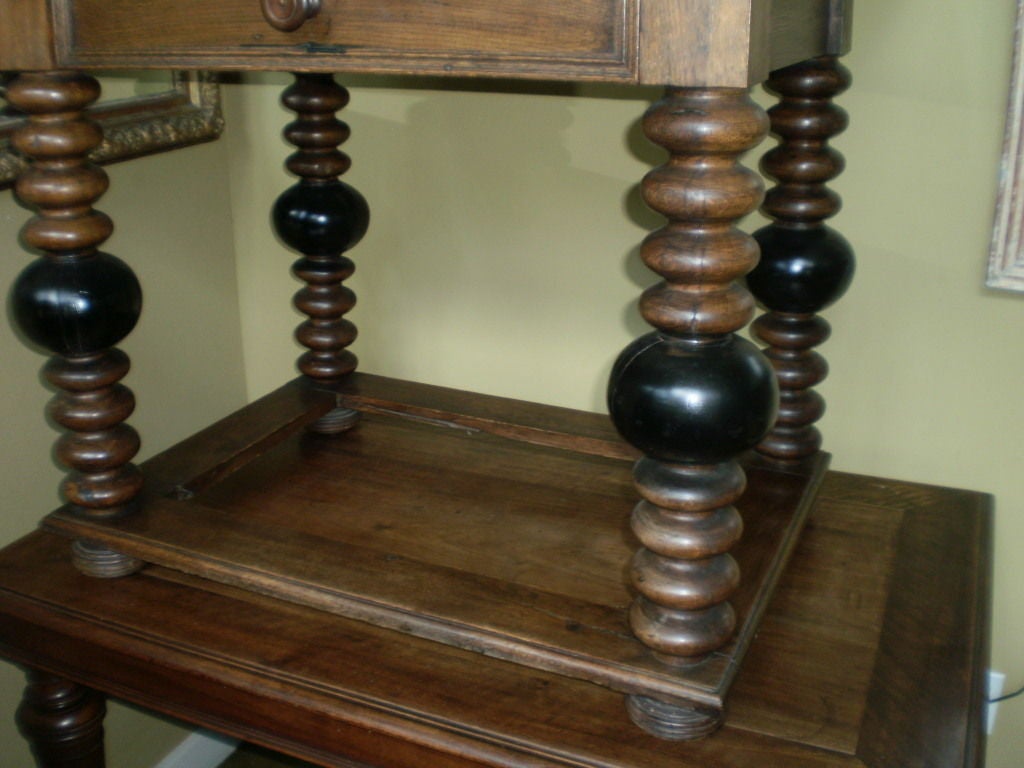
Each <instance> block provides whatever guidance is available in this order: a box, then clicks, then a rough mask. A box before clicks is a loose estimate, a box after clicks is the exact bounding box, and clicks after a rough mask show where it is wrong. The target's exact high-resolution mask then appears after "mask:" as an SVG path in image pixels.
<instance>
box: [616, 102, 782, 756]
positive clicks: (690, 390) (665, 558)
mask: <svg viewBox="0 0 1024 768" xmlns="http://www.w3.org/2000/svg"><path fill="white" fill-rule="evenodd" d="M767 130H768V120H767V117H766V116H765V114H764V112H763V111H762V110H761V109H760V108H759V107H758V106H757V105H756V104H755V103H754V102H753V101H752V100H751V99H750V97H749V94H748V93H747V91H745V90H737V89H670V90H669V91H668V92H667V94H666V96H665V97H664V98H663V99H662V100H661V101H659V102H658V103H656V104H654V105H653V106H652V107H651V108H650V109H649V110H648V112H647V114H646V115H645V117H644V131H645V133H646V135H647V137H648V138H649V139H650V140H651V141H653V142H654V143H655V144H658V145H659V146H662V147H664V148H665V149H667V150H668V152H669V155H670V157H669V161H668V162H667V163H666V164H665V165H663V166H661V167H660V168H656V169H654V170H653V171H651V172H650V173H649V174H648V175H647V177H646V178H645V179H644V183H643V195H644V200H645V201H646V202H647V204H648V205H649V206H650V207H651V208H653V209H654V210H656V211H658V212H659V213H662V214H663V215H664V216H665V217H666V218H667V219H668V223H667V224H666V226H665V227H663V228H662V229H660V230H658V231H657V232H654V233H652V234H651V235H650V236H648V237H647V238H646V240H645V241H644V244H643V247H642V249H641V257H642V258H643V260H644V263H645V264H647V266H648V267H650V268H651V269H652V270H654V271H655V272H657V273H658V274H659V275H660V276H661V277H662V278H663V280H662V282H660V283H658V284H657V285H655V286H653V287H652V288H650V289H648V290H647V291H645V292H644V294H643V297H642V299H641V302H640V309H641V312H642V314H643V316H644V319H645V320H647V322H649V323H650V324H651V325H652V326H654V328H655V329H656V330H655V331H654V332H652V333H649V334H647V335H646V336H642V337H641V338H639V339H637V340H636V341H635V342H634V343H632V344H631V345H629V346H628V347H627V348H626V349H625V350H624V351H623V352H622V354H621V355H620V356H619V358H618V360H617V362H616V364H615V366H614V369H613V371H612V376H611V382H610V384H609V390H608V405H609V410H610V412H611V415H612V419H613V421H614V422H615V425H616V426H617V428H618V429H619V431H620V432H621V433H622V435H623V436H624V437H625V438H626V439H627V440H628V441H629V442H630V443H632V444H633V445H634V446H636V447H637V448H639V449H640V450H642V451H643V452H644V454H645V457H644V458H642V459H640V461H639V462H638V463H637V465H636V468H635V472H634V477H635V481H636V484H637V488H638V489H639V491H640V495H641V497H642V499H643V500H642V501H641V502H640V503H639V505H638V506H637V507H636V509H635V511H634V513H633V520H632V524H633V530H634V531H635V533H636V535H637V537H638V538H639V540H640V542H641V543H642V545H643V548H642V549H640V551H639V552H637V554H636V556H635V558H634V561H633V565H632V581H633V585H634V587H635V588H636V590H637V592H638V597H637V598H636V600H635V602H634V603H633V606H632V609H631V612H630V623H631V625H632V628H633V631H634V633H635V634H636V636H637V637H638V638H639V639H640V640H641V641H642V642H643V643H645V644H646V645H647V646H648V647H649V648H650V649H651V651H652V652H653V653H654V655H655V656H656V657H657V658H659V659H660V660H661V661H663V662H664V663H665V664H666V665H669V666H689V665H695V664H699V663H701V662H702V661H703V660H705V659H706V658H707V657H708V656H709V654H711V653H713V652H714V651H715V650H716V649H718V648H720V647H721V646H723V645H724V644H725V643H726V642H728V641H729V640H730V638H731V637H732V634H733V632H734V629H735V623H736V619H735V615H734V612H733V609H732V607H731V606H730V604H729V597H730V596H731V595H732V594H733V592H734V591H735V590H736V587H737V585H738V583H739V570H738V567H737V566H736V563H735V561H734V560H733V558H732V556H731V555H730V554H729V550H730V549H731V548H732V546H733V545H734V544H735V543H736V541H737V540H738V539H739V536H740V533H741V531H742V527H743V525H742V520H741V518H740V515H739V513H738V512H737V510H736V509H735V508H734V507H733V504H734V503H735V502H736V501H737V500H738V499H739V497H740V495H741V494H742V492H743V489H744V487H745V482H746V481H745V476H744V472H743V470H742V469H741V467H740V465H739V464H738V462H737V457H738V456H739V455H740V454H741V453H742V452H744V451H746V450H748V449H750V448H752V447H753V446H754V445H756V444H757V443H758V442H759V441H760V440H761V439H762V438H763V437H764V435H765V434H766V432H767V431H768V429H769V428H770V426H771V424H772V422H773V420H774V418H775V409H776V404H777V398H778V392H777V386H776V382H775V376H774V374H773V372H772V369H771V366H770V365H769V364H768V362H767V361H766V360H765V359H764V357H763V356H762V355H761V353H760V352H759V351H758V350H757V349H756V348H755V347H754V345H752V344H750V343H749V342H747V341H745V340H743V339H741V338H739V337H738V336H736V335H735V334H734V331H736V330H738V329H740V328H741V327H743V326H744V325H745V324H746V323H747V322H749V320H750V318H751V317H752V315H753V311H754V302H753V299H752V297H751V296H750V294H749V293H748V292H747V291H746V289H745V288H743V286H742V285H740V284H739V283H738V282H737V281H738V280H739V278H741V277H742V276H743V275H744V274H745V273H746V272H747V271H748V270H750V268H751V267H752V266H753V265H754V263H755V262H756V260H757V244H756V243H755V242H754V240H753V239H752V238H751V237H750V236H749V235H747V234H745V233H743V232H741V231H740V230H739V229H737V228H736V226H735V224H736V222H737V220H739V219H740V218H742V217H743V216H745V215H746V214H748V213H750V212H751V211H753V210H754V209H755V208H756V207H757V205H758V204H759V203H760V202H761V198H762V185H761V180H760V177H758V175H757V174H756V173H754V172H753V171H750V170H748V169H746V168H744V167H743V166H741V165H740V164H739V157H740V155H742V154H743V153H744V152H746V151H747V150H749V149H751V148H753V147H754V146H756V145H757V144H758V143H760V141H761V140H762V139H763V138H764V136H765V135H766V134H767ZM628 708H629V711H630V714H631V716H632V717H633V719H634V721H636V722H637V723H638V724H640V725H641V726H642V727H644V728H646V729H647V730H649V731H651V732H653V733H655V734H657V735H659V736H661V737H664V738H673V739H686V738H696V737H699V736H703V735H706V734H708V733H710V732H711V731H713V730H714V729H715V728H717V727H718V725H719V724H720V722H721V713H720V712H718V711H715V710H713V709H707V710H698V709H694V708H691V707H687V706H681V705H678V704H676V703H673V702H664V701H657V700H654V699H650V698H647V697H643V696H632V697H630V698H629V699H628Z"/></svg>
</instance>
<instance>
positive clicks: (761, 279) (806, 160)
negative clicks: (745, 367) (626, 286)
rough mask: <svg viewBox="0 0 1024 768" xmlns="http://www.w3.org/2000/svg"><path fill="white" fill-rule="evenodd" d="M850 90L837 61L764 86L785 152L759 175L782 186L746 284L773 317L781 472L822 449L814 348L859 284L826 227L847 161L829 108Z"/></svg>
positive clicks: (770, 452) (765, 336) (771, 447)
mask: <svg viewBox="0 0 1024 768" xmlns="http://www.w3.org/2000/svg"><path fill="white" fill-rule="evenodd" d="M849 85H850V76H849V72H848V71H847V70H846V68H845V67H843V66H842V65H841V64H839V62H838V61H837V60H836V58H835V57H834V56H827V57H822V58H818V59H812V60H810V61H807V62H804V63H802V64H796V65H794V66H791V67H786V68H785V69H780V70H777V71H776V72H773V73H772V75H771V77H770V78H769V80H768V82H767V87H768V89H769V90H770V91H772V92H773V93H775V94H777V95H778V96H779V97H780V100H779V103H778V104H777V105H776V106H774V107H772V108H771V109H769V110H768V115H769V117H770V118H771V127H772V132H773V133H775V134H776V135H777V136H778V137H779V138H780V143H779V146H777V147H775V148H774V149H772V150H771V151H769V152H767V153H766V154H765V156H764V158H763V160H762V162H761V169H762V170H763V171H764V173H765V175H767V176H769V177H771V178H773V179H775V180H776V182H778V183H777V185H776V186H775V187H773V188H772V189H771V190H769V192H768V194H767V196H766V197H765V201H764V205H763V206H762V211H763V212H764V213H765V214H766V215H767V216H770V217H771V218H772V219H773V220H774V221H773V223H771V224H769V225H768V226H766V227H763V228H762V229H760V230H758V231H757V232H755V233H754V237H755V238H756V239H757V241H758V243H759V244H760V246H761V262H760V264H758V266H757V268H756V269H754V271H753V272H751V273H750V275H748V277H747V284H748V286H749V287H750V290H751V292H752V293H753V294H754V296H755V297H756V298H757V299H758V300H759V301H760V303H761V304H762V305H764V306H765V307H766V308H767V309H768V310H769V312H768V313H767V314H764V315H761V316H760V317H759V318H758V319H757V320H756V321H755V322H754V325H753V328H752V330H753V334H754V336H755V337H756V338H757V339H759V340H760V341H763V342H764V343H765V344H767V345H768V347H767V349H765V353H766V354H767V356H768V359H769V360H771V362H772V365H773V366H774V367H775V370H776V373H777V374H778V377H779V387H780V389H781V405H780V408H779V417H778V420H777V421H776V423H775V426H774V428H773V429H772V431H771V433H770V434H769V435H768V437H767V438H766V439H765V440H764V441H763V442H762V443H761V444H760V445H759V446H758V448H757V449H758V451H759V452H760V453H762V454H763V455H765V456H766V457H768V458H770V459H773V460H776V461H781V462H794V461H800V460H801V459H805V458H807V457H809V456H812V455H814V454H815V453H817V451H818V450H819V449H820V447H821V433H820V432H819V431H818V429H817V427H815V426H814V424H815V422H816V421H818V419H820V418H821V416H822V414H823V413H824V411H825V401H824V400H823V399H822V397H821V395H819V394H818V393H817V392H815V391H814V390H813V389H812V387H813V386H814V385H816V384H819V383H820V382H821V381H822V380H823V379H824V378H825V376H826V374H827V373H828V365H827V363H826V362H825V359H824V358H823V357H822V356H821V355H819V354H818V353H817V352H815V351H814V349H813V348H814V347H816V346H818V345H819V344H822V343H823V342H824V341H825V340H826V339H827V338H828V337H829V334H830V332H831V328H830V327H829V324H828V322H827V321H826V320H825V319H824V318H822V317H819V316H818V315H817V314H816V313H817V312H820V311H821V310H822V309H824V308H825V307H827V306H829V305H830V304H832V303H833V302H835V301H836V300H838V299H839V298H840V297H841V296H842V295H843V293H845V292H846V289H847V287H848V286H849V284H850V281H851V279H852V278H853V270H854V258H853V250H852V249H851V248H850V245H849V243H847V242H846V240H845V239H844V238H843V237H842V235H840V234H839V233H838V232H836V231H835V230H833V229H832V228H831V227H828V226H826V225H825V224H824V223H823V222H824V221H825V219H827V218H829V217H830V216H833V215H834V214H835V213H836V212H838V210H839V207H840V200H839V196H838V195H837V194H836V193H835V192H833V191H832V190H830V189H828V188H827V187H826V186H825V185H826V182H828V181H829V180H831V179H833V178H835V177H836V176H838V175H839V174H840V173H841V172H842V170H843V157H842V155H840V154H839V153H838V152H837V151H836V150H834V149H832V148H831V147H829V146H828V140H829V139H830V138H831V137H833V136H835V135H837V134H839V133H841V132H842V131H843V130H844V129H845V128H846V123H847V118H846V113H845V112H844V111H843V110H842V109H840V108H839V107H837V106H835V105H834V104H832V101H831V100H832V98H833V97H835V96H837V95H838V94H840V93H842V92H843V91H845V90H846V89H847V88H848V87H849Z"/></svg>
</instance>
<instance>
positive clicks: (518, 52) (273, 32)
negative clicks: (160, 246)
mask: <svg viewBox="0 0 1024 768" xmlns="http://www.w3.org/2000/svg"><path fill="white" fill-rule="evenodd" d="M60 15H61V16H63V22H64V24H63V27H64V38H65V43H64V50H65V56H66V58H67V61H68V63H69V64H76V65H88V66H140V67H145V66H157V65H159V66H163V67H167V66H187V67H196V66H199V67H206V68H222V69H250V68H260V69H266V68H277V67H280V68H302V69H314V70H316V69H322V70H331V71H385V72H386V71H394V72H410V73H428V74H429V73H434V74H449V73H454V72H464V73H466V74H496V75H518V76H527V77H530V76H533V77H545V76H565V75H571V76H573V77H579V78H586V77H593V78H598V79H629V78H630V77H631V76H632V74H633V72H634V70H635V37H636V26H637V22H636V16H637V13H636V0H501V2H494V0H322V5H321V8H320V11H319V13H318V14H317V15H316V16H315V17H313V18H311V19H309V20H307V21H306V22H305V23H304V24H302V26H301V27H299V28H298V29H296V30H294V31H291V32H283V31H279V30H277V29H275V28H274V27H273V26H271V25H270V23H268V22H267V21H266V19H264V16H263V13H262V10H261V7H260V0H147V1H146V2H138V0H66V2H65V3H64V4H63V5H62V6H61V14H60Z"/></svg>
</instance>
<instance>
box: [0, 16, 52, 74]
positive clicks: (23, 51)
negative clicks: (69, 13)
mask: <svg viewBox="0 0 1024 768" xmlns="http://www.w3.org/2000/svg"><path fill="white" fill-rule="evenodd" d="M51 5H52V4H51V3H50V2H48V0H15V1H13V2H6V3H0V51H2V54H0V57H2V59H3V69H6V70H28V69H53V68H54V67H55V66H56V64H57V53H56V50H55V43H54V24H53V19H52V17H51V12H50V9H51Z"/></svg>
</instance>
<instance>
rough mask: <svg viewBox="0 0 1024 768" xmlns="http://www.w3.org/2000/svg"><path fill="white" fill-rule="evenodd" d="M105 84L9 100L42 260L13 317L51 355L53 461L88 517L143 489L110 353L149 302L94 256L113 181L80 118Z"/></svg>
mask: <svg viewBox="0 0 1024 768" xmlns="http://www.w3.org/2000/svg"><path fill="white" fill-rule="evenodd" d="M99 94H100V87H99V83H98V82H97V81H96V80H95V79H94V78H92V77H89V76H87V75H85V74H82V73H79V72H62V71H61V72H33V73H24V74H20V75H18V76H17V77H15V78H14V79H13V80H12V81H11V82H10V83H9V84H8V86H7V98H8V100H9V101H10V103H11V104H12V105H13V106H14V107H16V108H17V109H19V110H21V111H22V112H24V113H25V114H26V115H27V117H28V120H27V123H26V125H25V127H23V128H21V129H19V130H18V131H17V132H16V133H15V135H14V137H13V145H14V146H15V147H16V148H17V149H18V150H19V151H21V152H22V153H23V154H25V155H26V156H27V157H28V158H29V160H30V164H29V166H28V168H27V169H26V170H25V172H24V173H22V174H21V176H20V177H19V178H18V180H17V182H16V186H15V190H16V192H17V195H18V197H19V198H20V199H21V200H22V201H24V202H25V203H26V204H28V205H29V206H31V207H32V208H34V209H35V210H36V212H37V215H36V216H35V217H34V218H32V219H31V220H30V221H29V222H28V223H27V224H26V225H25V227H24V228H23V229H22V237H23V239H24V241H25V243H26V244H27V245H28V246H29V247H30V248H32V249H34V250H36V251H39V252H41V254H42V255H41V257H40V258H39V259H37V260H36V261H34V262H33V263H32V264H30V265H29V266H28V267H27V268H26V269H25V270H24V271H22V273H21V274H20V275H19V276H18V279H17V281H16V282H15V285H14V291H13V293H12V308H13V313H14V318H15V320H16V322H17V324H18V327H19V328H20V329H21V331H22V332H23V333H24V334H25V336H27V337H28V338H29V339H30V340H31V341H33V342H35V343H36V344H39V345H40V346H42V347H44V348H46V349H48V350H49V351H51V352H53V353H54V357H52V358H51V359H50V361H49V362H48V363H47V364H46V367H45V369H44V374H45V376H46V378H47V380H48V381H49V382H50V383H51V384H53V385H54V386H55V387H56V388H57V389H58V394H57V395H56V397H54V399H53V400H52V401H51V403H50V407H49V412H50V415H51V416H52V417H53V419H54V421H56V422H57V423H58V424H59V425H61V426H62V427H64V428H65V429H66V430H67V431H66V432H65V433H64V434H63V435H62V436H61V437H60V438H59V440H58V441H57V446H56V455H57V458H58V459H59V460H60V461H61V462H62V463H63V464H65V465H66V466H68V467H69V468H70V469H71V473H70V474H69V475H68V476H67V478H66V479H65V481H64V483H63V485H62V492H63V495H64V497H65V498H66V499H67V501H68V502H69V503H70V506H71V509H72V510H74V511H76V512H78V513H79V514H81V515H85V516H91V517H103V518H109V517H116V516H118V515H122V514H127V513H130V512H131V511H132V510H133V508H134V506H135V499H136V496H137V494H138V492H139V490H140V489H141V486H142V475H141V473H140V471H139V470H138V468H137V467H135V465H134V464H132V463H131V459H132V458H133V457H134V456H135V454H136V452H137V451H138V449H139V436H138V434H137V433H136V432H135V430H134V429H132V428H131V427H130V426H128V425H127V424H126V423H124V422H125V420H126V419H127V418H128V417H129V416H130V415H131V413H132V411H133V410H134V408H135V398H134V396H133V395H132V393H131V391H130V390H129V389H128V388H127V387H125V386H124V385H122V384H121V383H120V380H121V379H122V378H123V377H124V376H125V374H126V373H127V372H128V368H129V361H128V357H127V355H125V354H124V353H123V352H121V351H120V350H118V349H116V348H115V346H114V345H115V344H118V343H119V342H120V341H121V340H122V339H124V338H125V337H126V336H127V335H128V333H130V332H131V330H132V328H134V326H135V323H136V322H137V321H138V319H139V314H140V311H141V306H142V293H141V289H140V288H139V283H138V281H137V280H136V278H135V275H134V274H133V272H132V270H131V269H130V268H129V267H128V266H127V265H126V264H125V263H124V262H122V261H121V260H120V259H118V258H116V257H114V256H111V255H110V254H108V253H104V252H103V251H100V250H99V246H100V245H101V244H102V243H103V241H105V240H106V239H107V238H108V237H109V236H110V233H111V232H112V230H113V225H112V224H111V221H110V219H109V218H108V217H107V216H106V215H105V214H103V213H100V212H99V211H97V210H95V209H93V207H92V204H93V203H94V202H95V201H96V200H98V199H99V197H100V196H101V195H102V194H103V193H104V192H105V191H106V189H107V175H106V173H104V172H103V170H102V169H100V168H98V167H97V166H95V165H93V164H92V163H90V162H89V161H88V159H87V155H88V153H89V152H90V151H92V150H93V149H94V148H95V147H97V146H98V145H99V143H100V141H101V139H102V133H101V130H100V128H99V126H98V125H97V124H96V123H95V122H93V121H92V120H90V119H88V118H87V117H86V116H85V113H84V110H85V108H86V107H88V106H89V105H90V104H92V103H93V102H94V101H95V100H96V99H97V98H98V97H99ZM73 551H74V556H75V562H76V564H77V565H78V566H79V568H80V569H81V570H82V571H84V572H85V573H88V574H90V575H94V576H122V575H125V574H128V573H132V572H133V571H135V570H137V569H138V568H139V567H141V564H140V563H139V561H138V560H136V559H134V558H131V557H126V556H124V555H121V554H119V553H116V552H111V551H110V550H108V549H107V548H105V547H103V546H101V545H98V544H96V543H92V542H84V541H80V542H76V543H75V545H74V550H73Z"/></svg>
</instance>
